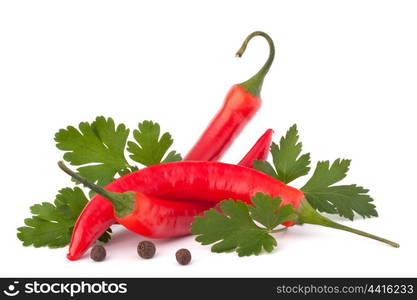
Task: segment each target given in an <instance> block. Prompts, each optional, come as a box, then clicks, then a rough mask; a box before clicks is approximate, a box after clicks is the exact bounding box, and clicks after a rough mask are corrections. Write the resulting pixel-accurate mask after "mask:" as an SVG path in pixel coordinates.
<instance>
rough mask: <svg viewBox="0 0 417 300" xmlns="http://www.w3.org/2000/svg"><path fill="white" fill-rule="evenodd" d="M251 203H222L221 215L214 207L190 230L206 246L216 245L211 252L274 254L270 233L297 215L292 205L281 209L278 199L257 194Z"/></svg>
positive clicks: (229, 201)
mask: <svg viewBox="0 0 417 300" xmlns="http://www.w3.org/2000/svg"><path fill="white" fill-rule="evenodd" d="M251 200H252V203H253V204H254V206H251V205H248V204H246V203H244V202H242V201H240V200H238V201H234V200H232V199H229V200H224V201H222V202H220V208H221V211H222V213H220V212H218V211H217V210H216V209H213V208H212V209H210V210H207V211H205V212H204V215H203V216H198V217H196V218H195V221H194V222H193V224H192V229H191V232H192V233H193V234H195V235H197V237H196V241H198V242H200V243H201V244H203V245H209V244H213V243H215V244H214V245H213V246H212V247H211V251H212V252H217V253H220V252H228V251H233V250H235V251H236V252H237V253H238V255H239V256H249V255H252V254H255V255H258V254H259V253H260V252H261V251H262V249H265V250H266V251H267V252H271V251H272V250H273V249H274V247H275V246H276V245H277V242H276V240H275V238H274V237H273V236H271V235H270V233H272V232H274V228H275V227H277V226H278V225H279V224H281V223H283V222H286V221H289V220H294V219H295V218H296V214H295V212H294V209H293V207H292V206H291V205H290V204H288V205H283V206H281V207H279V206H280V204H281V200H280V198H279V197H277V198H271V197H270V196H269V195H265V194H262V193H257V194H256V195H255V196H253V197H252V198H251ZM255 221H256V222H258V223H259V224H260V225H263V226H264V227H261V226H258V225H257V224H256V223H255ZM216 242H217V243H216Z"/></svg>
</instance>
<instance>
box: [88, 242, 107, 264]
mask: <svg viewBox="0 0 417 300" xmlns="http://www.w3.org/2000/svg"><path fill="white" fill-rule="evenodd" d="M90 257H91V259H92V260H94V261H102V260H104V259H105V258H106V249H104V247H103V246H99V245H96V246H94V247H93V249H91V252H90Z"/></svg>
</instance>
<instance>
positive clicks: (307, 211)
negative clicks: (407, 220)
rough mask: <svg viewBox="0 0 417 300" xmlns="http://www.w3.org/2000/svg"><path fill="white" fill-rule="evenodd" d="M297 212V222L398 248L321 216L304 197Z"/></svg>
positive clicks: (388, 242) (396, 245)
mask: <svg viewBox="0 0 417 300" xmlns="http://www.w3.org/2000/svg"><path fill="white" fill-rule="evenodd" d="M297 213H298V222H299V223H301V224H302V223H306V224H314V225H320V226H325V227H330V228H334V229H339V230H344V231H347V232H351V233H354V234H357V235H361V236H364V237H367V238H370V239H373V240H377V241H380V242H382V243H385V244H388V245H390V246H392V247H395V248H399V247H400V245H399V244H397V243H395V242H393V241H390V240H387V239H384V238H382V237H379V236H376V235H373V234H370V233H367V232H364V231H361V230H358V229H355V228H352V227H349V226H345V225H342V224H339V223H336V222H334V221H332V220H330V219H329V218H326V217H325V216H322V215H321V214H319V213H318V212H317V211H316V210H315V209H314V208H313V207H312V206H311V205H310V204H309V203H308V202H307V200H306V199H303V200H302V201H301V202H300V206H299V207H298V209H297Z"/></svg>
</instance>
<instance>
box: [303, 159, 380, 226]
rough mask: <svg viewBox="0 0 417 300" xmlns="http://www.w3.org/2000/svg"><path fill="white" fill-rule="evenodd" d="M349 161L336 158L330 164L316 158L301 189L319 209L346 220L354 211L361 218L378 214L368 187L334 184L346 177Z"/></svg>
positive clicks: (352, 215) (351, 216) (351, 218)
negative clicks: (316, 160) (315, 164)
mask: <svg viewBox="0 0 417 300" xmlns="http://www.w3.org/2000/svg"><path fill="white" fill-rule="evenodd" d="M349 165H350V160H347V159H343V160H341V159H337V160H335V161H334V162H333V164H332V165H331V166H330V162H329V161H322V162H318V163H317V166H316V169H315V171H314V173H313V175H312V177H311V178H310V180H309V181H308V182H307V183H306V184H305V185H304V186H303V187H302V188H301V190H302V191H303V192H304V194H305V196H306V199H307V200H308V202H309V203H310V204H311V206H312V207H313V208H315V209H317V210H318V211H321V212H326V213H330V214H338V215H339V216H341V217H345V218H347V219H349V220H353V218H354V212H356V213H357V214H359V215H360V216H362V217H363V218H369V217H377V216H378V213H377V211H376V209H375V205H373V204H372V203H371V202H372V201H373V199H372V198H371V197H370V196H369V195H368V192H369V190H367V189H365V188H363V187H360V186H357V185H355V184H352V185H337V186H334V185H333V184H335V183H337V182H339V181H340V180H342V179H344V178H345V177H346V173H347V172H348V170H349Z"/></svg>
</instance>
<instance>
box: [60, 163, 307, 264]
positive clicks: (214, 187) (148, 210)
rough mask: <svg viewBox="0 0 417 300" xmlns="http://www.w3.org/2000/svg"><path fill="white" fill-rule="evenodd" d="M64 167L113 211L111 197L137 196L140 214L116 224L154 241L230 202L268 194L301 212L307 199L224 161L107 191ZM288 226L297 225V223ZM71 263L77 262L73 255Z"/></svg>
mask: <svg viewBox="0 0 417 300" xmlns="http://www.w3.org/2000/svg"><path fill="white" fill-rule="evenodd" d="M60 167H61V168H62V169H63V170H64V171H65V172H67V173H68V174H70V175H71V176H73V177H75V178H76V179H77V180H79V181H80V182H82V183H83V184H85V185H86V186H88V187H89V188H91V189H93V190H94V191H95V192H96V193H97V195H96V196H94V198H95V199H98V200H96V201H100V202H101V203H102V205H103V206H106V207H109V208H111V210H112V211H113V206H112V204H111V202H110V201H109V200H107V199H106V198H105V197H107V198H111V197H113V196H115V195H116V193H117V195H123V192H135V193H136V196H135V197H136V200H137V201H138V202H137V204H138V205H137V206H136V209H135V210H134V213H132V214H129V216H127V217H124V218H117V217H116V219H117V221H118V222H119V223H121V224H123V225H124V226H125V227H127V228H128V229H129V230H132V231H134V232H136V233H139V234H141V235H145V236H149V237H154V238H161V237H175V236H179V235H184V234H188V233H189V230H190V224H191V222H192V220H193V219H194V217H195V216H196V215H198V214H200V213H202V212H203V211H205V210H207V209H208V208H211V207H213V205H214V204H217V203H218V202H220V201H222V200H225V199H228V198H232V199H236V200H242V201H244V202H246V203H250V197H251V196H253V195H255V194H256V193H257V192H263V193H266V194H270V195H271V196H274V197H275V196H280V197H281V198H282V204H292V205H293V206H294V207H298V205H299V203H300V201H301V200H302V199H303V198H304V194H303V193H302V192H301V191H299V190H297V189H295V188H293V187H290V186H287V185H285V184H284V183H282V182H280V181H279V180H277V179H275V178H273V177H270V176H268V175H266V174H264V173H262V172H259V171H257V170H254V169H250V168H247V167H242V166H238V165H231V164H225V163H219V162H202V161H201V162H198V161H192V162H174V163H165V164H159V165H154V166H151V167H147V168H145V169H141V170H139V171H136V172H133V173H130V174H127V175H124V176H122V177H120V178H119V179H116V180H115V181H113V182H112V183H110V184H109V185H107V186H106V189H105V190H104V189H102V188H100V187H98V186H96V185H94V184H91V183H89V182H88V181H86V180H85V179H83V178H82V177H80V176H79V175H77V174H75V173H73V172H72V171H70V170H69V169H68V168H66V167H65V166H63V165H62V164H61V165H60ZM103 193H106V194H105V197H103V196H101V195H103ZM92 201H93V200H92ZM100 211H101V212H102V209H100ZM96 216H98V215H97V214H96ZM286 225H292V222H288V223H286ZM70 250H71V249H70ZM70 258H75V257H74V255H73V254H71V255H70Z"/></svg>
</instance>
